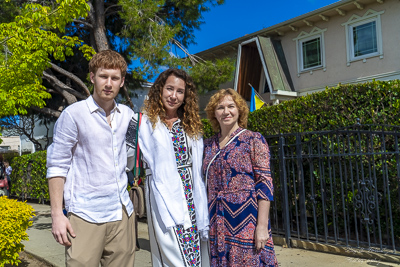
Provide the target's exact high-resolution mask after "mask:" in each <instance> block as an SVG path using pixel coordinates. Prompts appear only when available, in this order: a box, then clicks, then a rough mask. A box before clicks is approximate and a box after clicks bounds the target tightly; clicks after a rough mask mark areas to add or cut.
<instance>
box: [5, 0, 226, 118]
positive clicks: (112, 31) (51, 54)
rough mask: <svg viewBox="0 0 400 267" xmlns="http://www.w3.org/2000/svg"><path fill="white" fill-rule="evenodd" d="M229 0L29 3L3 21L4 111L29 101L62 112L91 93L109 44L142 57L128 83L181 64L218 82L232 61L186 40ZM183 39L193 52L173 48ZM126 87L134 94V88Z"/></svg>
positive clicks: (24, 109) (23, 110)
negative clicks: (95, 59) (99, 57)
mask: <svg viewBox="0 0 400 267" xmlns="http://www.w3.org/2000/svg"><path fill="white" fill-rule="evenodd" d="M3 1H4V0H3ZM6 1H7V0H6ZM10 1H11V0H8V1H7V2H10ZM11 2H12V3H14V4H18V3H19V2H17V1H11ZM223 2H224V0H107V1H104V0H90V1H87V2H86V1H84V0H44V1H43V2H42V5H40V4H37V3H26V4H23V5H22V9H21V10H20V11H19V12H20V15H18V16H17V17H16V18H15V20H14V21H12V22H9V23H3V24H0V40H1V41H0V45H1V46H4V49H3V55H4V56H3V60H1V58H0V117H3V116H8V115H15V114H27V113H28V111H29V110H30V109H31V110H34V111H36V112H40V113H43V114H48V115H49V116H54V117H58V116H59V115H60V113H61V111H62V110H63V109H64V108H65V107H66V106H68V105H70V104H72V103H74V102H76V101H78V100H81V99H85V98H87V97H88V96H89V95H90V90H91V88H90V82H89V81H88V75H87V73H88V69H87V65H88V64H87V60H89V59H90V58H91V56H92V55H93V54H94V53H95V52H96V51H102V50H105V49H114V50H117V51H119V52H120V53H121V54H123V55H124V56H125V57H126V59H127V60H128V62H130V63H132V62H135V61H140V67H136V68H134V69H133V70H132V72H131V73H130V75H129V76H127V82H126V84H128V85H129V84H130V85H131V86H132V85H135V84H136V85H137V84H138V83H140V82H143V81H146V80H148V79H151V78H153V77H154V75H156V73H157V72H158V71H159V68H160V67H164V66H165V67H178V66H179V67H182V68H185V69H186V70H188V71H189V72H190V73H191V74H192V75H193V77H194V78H195V79H197V80H196V83H197V84H198V85H199V87H200V88H202V89H203V90H209V89H216V88H217V86H218V84H220V83H222V82H224V81H226V80H228V79H229V78H230V75H231V74H232V72H233V64H232V62H231V61H230V60H229V59H226V60H222V61H218V62H205V61H202V60H201V59H197V58H195V57H194V56H192V55H190V54H189V53H187V51H186V50H185V48H184V47H185V46H187V45H189V44H192V43H194V36H193V32H194V30H195V29H198V28H199V27H200V25H201V24H202V23H203V21H202V13H203V12H206V11H208V10H209V8H210V7H209V6H215V5H220V4H223ZM0 4H1V2H0ZM1 46H0V47H1ZM176 47H178V48H182V51H184V54H186V58H181V57H180V56H178V55H177V54H176V53H175V54H172V53H171V51H173V49H174V48H176ZM6 59H7V60H6ZM203 81H206V82H205V83H204V82H203ZM122 91H123V93H124V96H125V98H126V100H127V101H128V102H130V98H129V94H128V92H127V90H126V89H125V90H122Z"/></svg>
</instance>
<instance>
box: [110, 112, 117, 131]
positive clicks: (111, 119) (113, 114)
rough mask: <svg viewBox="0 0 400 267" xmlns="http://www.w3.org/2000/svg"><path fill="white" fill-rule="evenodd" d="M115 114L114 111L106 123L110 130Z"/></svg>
mask: <svg viewBox="0 0 400 267" xmlns="http://www.w3.org/2000/svg"><path fill="white" fill-rule="evenodd" d="M115 113H116V111H115V110H114V112H113V113H112V116H111V118H110V121H109V122H108V125H110V127H111V128H112V122H113V120H114V116H115Z"/></svg>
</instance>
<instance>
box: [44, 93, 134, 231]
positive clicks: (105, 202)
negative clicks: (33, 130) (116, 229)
mask: <svg viewBox="0 0 400 267" xmlns="http://www.w3.org/2000/svg"><path fill="white" fill-rule="evenodd" d="M132 116H134V112H133V111H132V110H131V109H130V108H128V107H127V106H125V105H121V104H115V108H114V109H113V110H112V111H111V114H110V118H111V119H112V121H111V125H112V127H110V125H109V124H108V123H107V118H106V113H105V112H104V110H103V109H102V108H101V107H100V106H98V105H97V104H96V102H95V101H94V99H93V98H92V97H91V96H90V97H89V98H88V99H86V100H84V101H80V102H77V103H74V104H73V105H71V106H69V107H67V108H66V109H65V110H64V111H63V112H62V113H61V116H60V118H58V120H57V122H56V124H55V126H54V135H53V143H52V144H51V145H50V146H49V148H48V149H47V178H52V177H58V176H61V177H66V181H65V185H64V201H65V208H66V210H67V211H68V212H72V213H74V214H75V215H77V216H79V217H80V218H82V219H84V220H86V221H89V222H93V223H104V222H112V221H117V220H121V219H122V205H124V206H125V207H126V210H127V212H128V214H129V216H130V215H131V214H132V212H133V205H132V202H131V201H130V199H129V194H128V191H127V190H126V187H127V180H128V178H127V175H126V172H125V167H126V161H127V155H126V143H125V135H126V131H127V129H128V125H129V122H130V121H131V118H132Z"/></svg>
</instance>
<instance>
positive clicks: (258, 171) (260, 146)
mask: <svg viewBox="0 0 400 267" xmlns="http://www.w3.org/2000/svg"><path fill="white" fill-rule="evenodd" d="M251 152H252V153H251V160H252V165H253V172H254V181H255V184H256V194H257V200H258V199H265V200H268V201H272V200H273V199H274V197H273V193H274V186H273V183H272V176H271V169H270V152H269V147H268V144H267V142H266V141H265V138H264V137H263V136H262V135H261V134H259V133H256V134H255V136H254V138H253V139H252V142H251Z"/></svg>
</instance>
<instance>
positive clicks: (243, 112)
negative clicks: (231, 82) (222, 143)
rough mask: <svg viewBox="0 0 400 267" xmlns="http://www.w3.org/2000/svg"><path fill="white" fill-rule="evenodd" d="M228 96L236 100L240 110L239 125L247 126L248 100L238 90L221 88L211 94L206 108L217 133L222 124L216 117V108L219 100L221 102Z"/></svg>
mask: <svg viewBox="0 0 400 267" xmlns="http://www.w3.org/2000/svg"><path fill="white" fill-rule="evenodd" d="M226 96H230V97H232V100H233V101H234V102H235V104H236V106H237V108H238V110H239V119H238V124H239V127H241V128H246V127H247V118H248V116H249V107H248V106H247V103H246V100H244V99H243V97H242V96H241V95H239V94H238V92H236V91H235V90H233V89H232V88H228V89H220V90H219V91H218V92H216V93H215V94H214V95H212V96H211V98H210V101H209V102H208V104H207V107H206V109H205V111H206V113H207V118H208V120H209V121H210V123H211V126H212V128H213V130H214V132H216V133H218V132H219V131H221V126H220V125H219V122H218V120H217V118H215V109H216V108H217V105H218V104H219V102H221V100H222V99H224V98H225V97H226Z"/></svg>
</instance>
